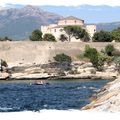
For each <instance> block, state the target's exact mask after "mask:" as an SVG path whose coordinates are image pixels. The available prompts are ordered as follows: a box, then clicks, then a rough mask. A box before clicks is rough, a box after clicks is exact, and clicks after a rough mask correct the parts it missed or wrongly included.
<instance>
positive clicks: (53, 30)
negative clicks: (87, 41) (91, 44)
mask: <svg viewBox="0 0 120 120" xmlns="http://www.w3.org/2000/svg"><path fill="white" fill-rule="evenodd" d="M75 25H76V26H80V27H81V28H83V29H85V30H86V31H87V32H88V33H89V35H90V38H92V37H93V35H94V33H95V32H96V25H85V23H84V20H81V19H78V18H76V17H73V16H70V17H67V18H64V19H62V20H59V21H58V23H57V24H50V25H48V26H41V31H42V33H43V35H44V34H46V33H50V34H53V35H54V36H55V38H56V40H57V41H59V38H60V35H61V34H65V35H66V36H67V34H66V32H65V31H64V27H65V26H75ZM91 40H92V39H91ZM71 42H80V40H77V39H75V38H74V37H73V38H71Z"/></svg>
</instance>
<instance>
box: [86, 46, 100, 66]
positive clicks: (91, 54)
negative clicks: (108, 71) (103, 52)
mask: <svg viewBox="0 0 120 120" xmlns="http://www.w3.org/2000/svg"><path fill="white" fill-rule="evenodd" d="M84 56H85V57H87V58H89V59H90V62H91V63H92V64H93V66H94V67H96V68H98V52H97V50H96V49H95V48H91V47H90V46H89V45H87V46H86V47H85V53H84Z"/></svg>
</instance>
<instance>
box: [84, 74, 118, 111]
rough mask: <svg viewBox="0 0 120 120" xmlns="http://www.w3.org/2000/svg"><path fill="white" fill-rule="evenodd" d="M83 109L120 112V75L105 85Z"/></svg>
mask: <svg viewBox="0 0 120 120" xmlns="http://www.w3.org/2000/svg"><path fill="white" fill-rule="evenodd" d="M82 110H93V111H109V112H120V76H119V77H118V78H117V79H116V80H115V81H113V82H110V83H108V84H107V85H106V86H104V87H103V88H102V89H101V90H100V91H99V92H98V93H97V95H95V96H94V97H93V100H92V102H91V103H90V104H89V105H87V106H85V107H83V108H82Z"/></svg>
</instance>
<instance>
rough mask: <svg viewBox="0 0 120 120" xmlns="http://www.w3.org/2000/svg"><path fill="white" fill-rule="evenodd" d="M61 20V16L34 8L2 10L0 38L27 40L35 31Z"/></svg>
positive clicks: (0, 15)
mask: <svg viewBox="0 0 120 120" xmlns="http://www.w3.org/2000/svg"><path fill="white" fill-rule="evenodd" d="M61 18H62V17H61V16H60V15H57V14H54V13H51V12H47V11H44V10H42V9H40V8H38V7H33V6H25V7H23V8H9V9H3V10H0V36H8V37H10V38H13V39H26V38H28V36H29V35H30V33H31V32H32V31H33V30H34V29H38V28H40V26H41V25H47V24H50V23H56V22H57V21H58V20H59V19H61Z"/></svg>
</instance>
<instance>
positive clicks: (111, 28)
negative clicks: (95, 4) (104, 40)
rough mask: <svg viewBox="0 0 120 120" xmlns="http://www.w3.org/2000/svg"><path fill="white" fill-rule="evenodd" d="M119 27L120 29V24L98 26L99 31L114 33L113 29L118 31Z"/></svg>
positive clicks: (101, 24) (100, 24)
mask: <svg viewBox="0 0 120 120" xmlns="http://www.w3.org/2000/svg"><path fill="white" fill-rule="evenodd" d="M118 27H120V22H112V23H99V24H97V31H100V30H106V31H112V30H113V29H116V28H118Z"/></svg>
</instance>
